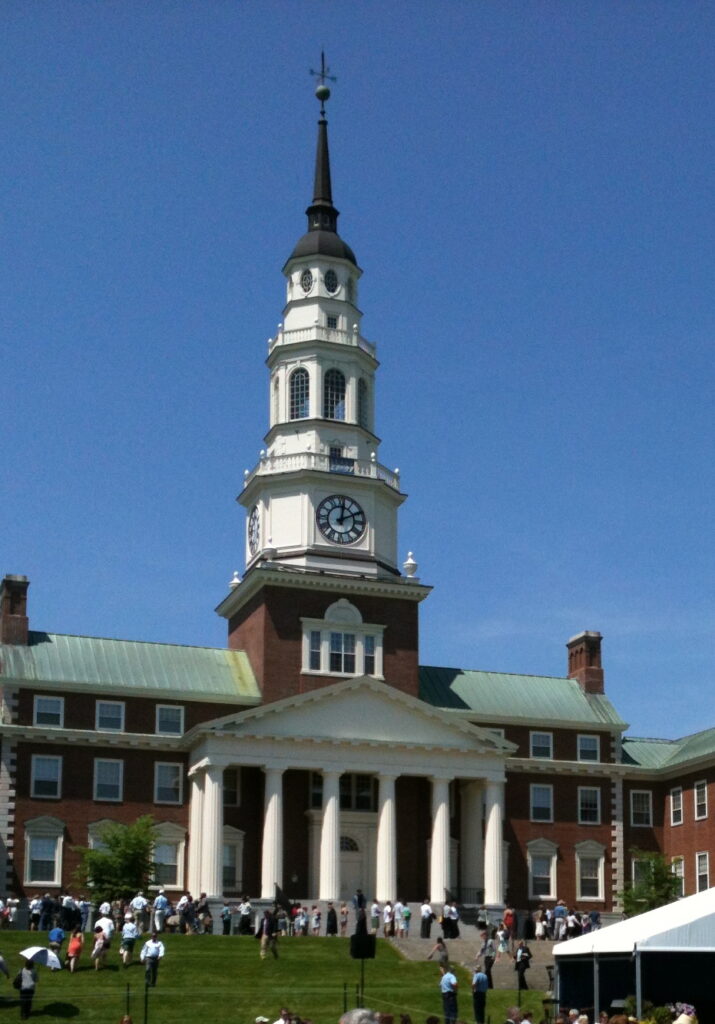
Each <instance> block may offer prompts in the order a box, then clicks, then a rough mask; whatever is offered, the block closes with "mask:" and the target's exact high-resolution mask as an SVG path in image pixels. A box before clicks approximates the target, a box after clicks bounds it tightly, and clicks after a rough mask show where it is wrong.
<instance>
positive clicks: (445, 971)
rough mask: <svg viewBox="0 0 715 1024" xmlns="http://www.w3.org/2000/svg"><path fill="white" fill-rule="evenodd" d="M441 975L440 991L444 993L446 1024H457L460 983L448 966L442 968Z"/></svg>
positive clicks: (443, 1008) (443, 1010) (443, 1002)
mask: <svg viewBox="0 0 715 1024" xmlns="http://www.w3.org/2000/svg"><path fill="white" fill-rule="evenodd" d="M440 974H441V977H440V979H439V990H440V992H441V993H442V1014H443V1016H444V1024H456V1021H457V985H458V982H457V979H456V978H455V976H454V975H453V974H452V972H451V970H450V969H449V966H448V965H447V964H444V965H443V966H441V967H440Z"/></svg>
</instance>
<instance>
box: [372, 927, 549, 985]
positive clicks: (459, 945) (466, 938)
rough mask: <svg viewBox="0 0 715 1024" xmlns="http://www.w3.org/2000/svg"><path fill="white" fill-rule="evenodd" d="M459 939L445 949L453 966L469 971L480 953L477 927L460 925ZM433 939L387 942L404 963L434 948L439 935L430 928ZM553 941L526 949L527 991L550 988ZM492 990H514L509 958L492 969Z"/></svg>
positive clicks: (513, 974) (418, 957) (512, 966)
mask: <svg viewBox="0 0 715 1024" xmlns="http://www.w3.org/2000/svg"><path fill="white" fill-rule="evenodd" d="M460 933H461V937H460V938H459V939H447V940H446V946H447V949H448V951H449V956H450V960H451V961H452V963H454V964H458V965H459V966H461V967H466V968H468V969H469V970H471V969H472V968H473V967H474V959H475V957H476V955H477V953H478V952H479V948H480V946H481V940H480V937H479V933H478V932H477V930H476V928H474V927H470V926H469V925H467V926H462V925H460ZM432 934H433V936H434V938H433V939H432V940H429V939H420V938H417V939H415V938H409V939H390V942H392V944H393V945H394V946H395V948H396V949H399V951H400V952H401V953H402V955H403V956H404V957H405V958H406V959H407V960H426V959H427V955H428V953H429V952H430V950H431V949H432V947H433V946H434V939H435V938H436V937H437V935H438V934H439V932H436V931H435V930H434V929H432ZM553 947H554V944H553V942H549V941H547V942H536V941H534V942H530V943H529V949H530V950H531V953H532V959H531V966H530V968H529V970H528V971H527V973H526V981H527V984H528V985H529V988H535V989H538V990H541V991H546V990H547V989H548V988H549V987H550V986H549V976H548V973H547V971H546V966H547V964H548V965H549V966H551V965H552V964H553V962H554V954H553ZM492 978H493V980H494V987H495V988H500V989H510V988H511V989H515V988H516V972H515V971H514V963H513V961H512V959H511V957H507V956H502V957H501V959H500V960H498V961H497V962H496V963H495V964H494V967H493V968H492Z"/></svg>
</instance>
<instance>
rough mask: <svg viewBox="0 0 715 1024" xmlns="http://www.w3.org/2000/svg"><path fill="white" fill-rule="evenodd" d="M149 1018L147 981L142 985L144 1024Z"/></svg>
mask: <svg viewBox="0 0 715 1024" xmlns="http://www.w3.org/2000/svg"><path fill="white" fill-rule="evenodd" d="M148 1020H149V982H148V981H147V982H146V984H145V985H144V1024H147V1021H148Z"/></svg>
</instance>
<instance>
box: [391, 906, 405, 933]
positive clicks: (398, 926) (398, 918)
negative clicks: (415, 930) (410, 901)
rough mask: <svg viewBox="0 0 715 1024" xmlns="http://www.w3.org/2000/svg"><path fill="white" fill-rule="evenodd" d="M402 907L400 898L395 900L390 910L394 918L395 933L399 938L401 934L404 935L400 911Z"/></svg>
mask: <svg viewBox="0 0 715 1024" xmlns="http://www.w3.org/2000/svg"><path fill="white" fill-rule="evenodd" d="M404 909H405V907H404V904H403V902H402V900H400V899H398V900H395V905H394V907H393V908H392V912H393V915H394V918H395V935H396V936H397V937H398V939H401V938H402V936H403V935H404V922H403V918H402V913H403V911H404Z"/></svg>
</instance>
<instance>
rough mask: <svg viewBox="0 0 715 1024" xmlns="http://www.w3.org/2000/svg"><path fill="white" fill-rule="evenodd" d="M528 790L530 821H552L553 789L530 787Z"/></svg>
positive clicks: (548, 787)
mask: <svg viewBox="0 0 715 1024" xmlns="http://www.w3.org/2000/svg"><path fill="white" fill-rule="evenodd" d="M529 789H530V817H531V820H532V821H553V820H554V787H553V786H538V785H532V786H530V787H529Z"/></svg>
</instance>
